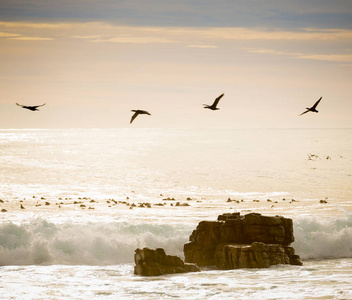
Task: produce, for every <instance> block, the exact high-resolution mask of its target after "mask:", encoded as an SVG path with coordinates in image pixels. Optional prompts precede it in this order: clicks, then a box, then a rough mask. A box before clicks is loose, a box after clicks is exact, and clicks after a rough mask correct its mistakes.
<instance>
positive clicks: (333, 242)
mask: <svg viewBox="0 0 352 300" xmlns="http://www.w3.org/2000/svg"><path fill="white" fill-rule="evenodd" d="M293 224H294V236H295V242H294V243H293V244H292V246H293V247H294V248H295V250H296V253H297V254H298V255H300V257H301V258H302V259H303V260H309V259H331V258H351V257H352V214H351V213H349V214H346V216H345V217H341V218H331V219H329V220H322V219H319V218H311V217H309V218H308V217H304V218H298V219H295V220H294V221H293Z"/></svg>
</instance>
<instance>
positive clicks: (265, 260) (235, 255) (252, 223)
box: [184, 213, 301, 269]
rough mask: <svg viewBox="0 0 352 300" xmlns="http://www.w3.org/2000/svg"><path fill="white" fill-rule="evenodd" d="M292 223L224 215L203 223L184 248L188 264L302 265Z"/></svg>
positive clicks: (222, 266)
mask: <svg viewBox="0 0 352 300" xmlns="http://www.w3.org/2000/svg"><path fill="white" fill-rule="evenodd" d="M293 241H294V236H293V223H292V220H291V219H287V218H284V217H281V216H275V217H271V216H262V215H261V214H258V213H250V214H247V215H244V216H241V215H240V213H233V214H223V215H220V216H219V217H218V221H202V222H200V223H199V224H198V226H197V228H196V230H194V231H193V232H192V234H191V236H190V243H188V244H185V245H184V254H185V261H186V262H188V263H196V264H197V265H198V266H212V265H215V266H216V267H218V268H220V269H233V268H242V267H247V268H251V267H260V268H261V267H265V266H270V265H273V264H294V265H299V264H301V262H300V259H299V256H298V255H295V254H294V249H293V248H292V247H288V245H290V244H291V243H292V242H293Z"/></svg>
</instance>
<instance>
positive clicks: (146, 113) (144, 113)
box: [130, 109, 151, 124]
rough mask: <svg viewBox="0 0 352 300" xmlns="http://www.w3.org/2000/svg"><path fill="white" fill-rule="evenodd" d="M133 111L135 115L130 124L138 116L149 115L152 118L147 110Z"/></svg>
mask: <svg viewBox="0 0 352 300" xmlns="http://www.w3.org/2000/svg"><path fill="white" fill-rule="evenodd" d="M131 111H134V114H133V116H132V118H131V121H130V124H131V123H132V122H133V120H134V119H135V118H137V116H138V115H149V116H151V114H150V113H149V112H147V111H146V110H140V109H133V110H131Z"/></svg>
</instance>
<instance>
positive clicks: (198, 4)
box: [0, 0, 352, 28]
mask: <svg viewBox="0 0 352 300" xmlns="http://www.w3.org/2000/svg"><path fill="white" fill-rule="evenodd" d="M351 12H352V3H351V1H350V0H335V1H331V0H330V1H328V0H311V1H305V0H296V1H278V0H266V1H260V0H250V1H248V0H247V1H246V0H219V1H217V2H214V1H213V0H193V1H189V0H178V1H174V0H148V1H142V0H129V1H127V0H119V1H111V0H100V1H96V0H81V1H78V0H73V1H69V0H56V1H51V2H48V1H47V0H31V1H26V0H11V1H0V19H1V20H8V21H10V20H18V21H33V23H39V22H41V21H44V20H56V21H59V22H65V21H68V20H76V21H79V22H92V21H93V22H94V21H97V22H109V23H113V24H119V25H129V26H167V27H169V26H173V27H271V28H301V27H315V28H332V27H335V28H351V27H352V13H351Z"/></svg>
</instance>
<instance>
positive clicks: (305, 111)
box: [300, 109, 310, 116]
mask: <svg viewBox="0 0 352 300" xmlns="http://www.w3.org/2000/svg"><path fill="white" fill-rule="evenodd" d="M309 111H310V109H307V110H306V111H304V112H303V113H301V114H300V116H302V115H304V114H305V113H307V112H309Z"/></svg>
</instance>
